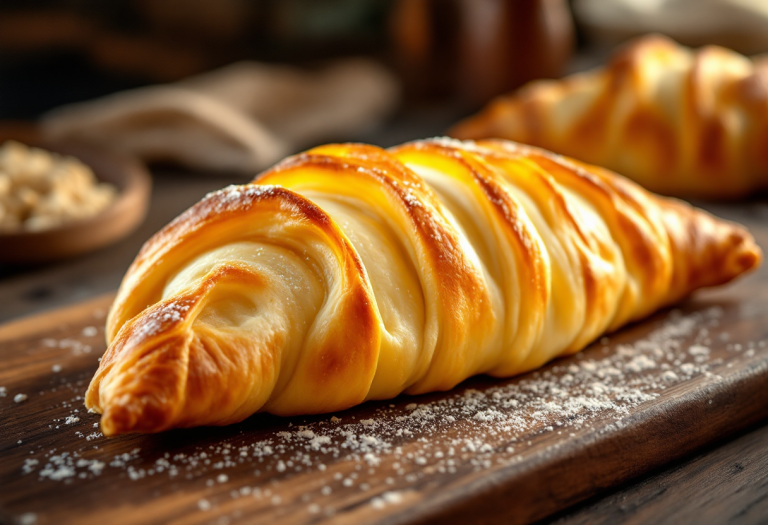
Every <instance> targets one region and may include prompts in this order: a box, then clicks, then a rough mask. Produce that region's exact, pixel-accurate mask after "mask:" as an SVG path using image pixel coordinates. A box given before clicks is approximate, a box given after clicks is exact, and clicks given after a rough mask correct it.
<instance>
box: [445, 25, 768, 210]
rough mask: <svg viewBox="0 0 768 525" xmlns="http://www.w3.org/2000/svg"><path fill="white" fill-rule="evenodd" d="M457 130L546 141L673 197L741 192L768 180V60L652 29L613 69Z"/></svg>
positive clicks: (537, 92) (548, 84)
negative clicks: (684, 41) (693, 44)
mask: <svg viewBox="0 0 768 525" xmlns="http://www.w3.org/2000/svg"><path fill="white" fill-rule="evenodd" d="M449 134H450V135H451V136H453V137H456V138H459V139H486V138H502V139H509V140H515V141H519V142H523V143H526V144H531V145H534V146H539V147H542V148H547V149H549V150H552V151H555V152H557V153H561V154H563V155H570V156H572V157H575V158H578V159H580V160H582V161H584V162H589V163H592V164H597V165H599V166H604V167H606V168H609V169H612V170H615V171H617V172H618V173H621V174H622V175H626V176H627V177H629V178H631V179H634V180H635V181H637V182H639V183H640V184H642V185H643V186H645V187H646V188H648V189H650V190H651V191H655V192H658V193H663V194H666V195H678V196H689V197H690V196H695V197H705V198H715V199H728V198H737V197H742V196H744V195H747V194H748V193H750V192H753V191H755V190H759V189H764V188H768V60H767V59H766V58H761V59H754V60H751V59H749V58H747V57H745V56H743V55H740V54H738V53H736V52H734V51H731V50H728V49H725V48H722V47H717V46H708V47H704V48H702V49H699V50H691V49H689V48H686V47H683V46H680V45H678V44H676V43H675V42H673V41H672V40H670V39H668V38H666V37H662V36H658V35H651V36H647V37H644V38H641V39H639V40H637V41H634V42H633V43H631V44H630V45H628V46H626V47H625V48H623V49H622V50H620V51H619V52H618V53H617V54H616V55H615V56H614V57H613V58H612V59H611V61H610V62H609V63H608V65H606V66H605V67H602V68H598V69H595V70H592V71H588V72H586V73H579V74H575V75H572V76H570V77H567V78H564V79H561V80H539V81H535V82H531V83H530V84H528V85H527V86H524V87H523V88H521V89H520V90H518V91H515V92H513V93H510V94H509V95H505V96H502V97H499V98H498V99H496V100H494V101H493V102H491V103H490V104H489V105H488V106H487V107H486V108H485V109H484V110H482V111H481V112H480V113H479V114H477V115H475V116H473V117H470V118H468V119H467V120H465V121H463V122H460V123H459V124H458V125H456V126H454V127H453V128H452V129H451V130H450V131H449Z"/></svg>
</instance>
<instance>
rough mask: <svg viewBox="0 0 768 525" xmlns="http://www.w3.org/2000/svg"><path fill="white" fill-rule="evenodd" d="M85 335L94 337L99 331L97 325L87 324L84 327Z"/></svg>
mask: <svg viewBox="0 0 768 525" xmlns="http://www.w3.org/2000/svg"><path fill="white" fill-rule="evenodd" d="M82 333H83V337H94V336H96V335H97V334H98V333H99V330H98V328H96V327H95V326H86V327H85V328H83V332H82Z"/></svg>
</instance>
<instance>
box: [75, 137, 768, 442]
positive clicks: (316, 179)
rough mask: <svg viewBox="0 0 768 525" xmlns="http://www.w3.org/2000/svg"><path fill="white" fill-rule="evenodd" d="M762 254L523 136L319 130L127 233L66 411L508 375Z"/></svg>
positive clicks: (235, 402) (391, 392)
mask: <svg viewBox="0 0 768 525" xmlns="http://www.w3.org/2000/svg"><path fill="white" fill-rule="evenodd" d="M760 258H761V254H760V250H759V249H758V248H757V246H756V245H755V243H754V241H753V239H752V237H751V236H750V235H749V233H748V232H747V231H746V230H745V229H744V228H742V227H740V226H738V225H736V224H733V223H730V222H726V221H722V220H719V219H717V218H715V217H713V216H711V215H709V214H707V213H706V212H704V211H701V210H697V209H695V208H692V207H691V206H688V205H687V204H684V203H682V202H678V201H674V200H669V199H664V198H660V197H657V196H655V195H652V194H650V193H648V192H646V191H645V190H643V189H641V188H640V187H638V186H637V185H635V184H633V183H631V182H629V181H627V180H625V179H623V178H621V177H619V176H617V175H615V174H614V173H612V172H609V171H607V170H604V169H601V168H596V167H593V166H588V165H585V164H580V163H577V162H575V161H572V160H569V159H566V158H564V157H560V156H557V155H553V154H550V153H548V152H545V151H543V150H539V149H536V148H531V147H527V146H521V145H518V144H515V143H511V142H505V141H483V142H477V143H474V142H459V141H455V140H449V139H434V140H426V141H419V142H413V143H409V144H405V145H402V146H399V147H395V148H392V149H390V150H383V149H380V148H377V147H373V146H366V145H359V144H337V145H329V146H323V147H319V148H315V149H313V150H310V151H308V152H306V153H303V154H300V155H297V156H295V157H291V158H288V159H287V160H285V161H284V162H282V163H281V164H279V165H277V166H276V167H274V168H272V169H271V170H269V171H267V172H265V173H264V174H262V175H261V176H259V177H258V178H257V180H256V181H254V182H253V183H252V184H248V185H244V186H230V187H229V188H225V189H223V190H221V191H218V192H214V193H212V194H209V195H208V196H206V197H205V198H204V199H203V200H202V201H201V202H200V203H198V204H196V205H195V206H193V207H192V208H190V209H189V210H188V211H186V212H185V213H183V214H182V215H181V216H179V217H178V218H177V219H176V220H174V221H173V222H172V223H170V224H169V225H168V226H166V227H165V228H164V229H163V230H161V231H160V232H159V233H157V234H156V235H155V236H154V237H153V238H151V239H150V240H149V241H148V242H147V243H146V244H145V246H144V247H143V249H142V250H141V252H140V253H139V255H138V256H137V258H136V260H135V261H134V263H133V264H132V266H131V267H130V269H129V270H128V273H127V274H126V276H125V278H124V280H123V283H122V285H121V287H120V290H119V292H118V295H117V298H116V300H115V303H114V304H113V306H112V309H111V311H110V314H109V318H108V322H107V338H108V342H109V348H108V350H107V352H106V354H105V355H104V357H103V359H102V360H101V364H100V366H99V369H98V371H97V373H96V375H95V377H94V378H93V380H92V382H91V385H90V387H89V389H88V392H87V395H86V405H87V406H88V407H89V408H92V409H94V410H96V411H98V412H100V413H101V414H102V419H101V427H102V430H103V432H104V433H105V434H107V435H113V434H120V433H125V432H158V431H162V430H166V429H169V428H175V427H191V426H197V425H225V424H229V423H234V422H237V421H241V420H243V419H245V418H247V417H248V416H250V415H251V414H254V413H256V412H259V411H266V412H271V413H274V414H279V415H295V414H312V413H322V412H332V411H337V410H343V409H345V408H348V407H351V406H353V405H356V404H358V403H361V402H363V401H366V400H369V399H387V398H391V397H394V396H397V395H398V394H400V393H402V392H407V393H410V394H420V393H424V392H431V391H436V390H446V389H450V388H452V387H454V386H455V385H456V384H458V383H459V382H461V381H463V380H464V379H466V378H468V377H470V376H472V375H475V374H490V375H494V376H498V377H508V376H511V375H515V374H519V373H522V372H526V371H529V370H532V369H535V368H537V367H539V366H541V365H542V364H544V363H546V362H547V361H549V360H551V359H553V358H555V357H558V356H562V355H566V354H570V353H574V352H577V351H579V350H581V349H582V348H584V347H585V346H586V345H587V344H588V343H589V342H590V341H593V340H594V339H595V338H597V337H599V336H600V335H601V334H603V333H605V332H607V331H611V330H615V329H617V328H619V327H620V326H622V325H624V324H625V323H627V322H629V321H633V320H636V319H640V318H642V317H644V316H646V315H648V314H649V313H651V312H653V311H655V310H656V309H658V308H660V307H662V306H664V305H667V304H670V303H673V302H675V301H678V300H679V299H681V298H683V297H685V296H686V295H688V294H689V293H691V292H692V291H693V290H695V289H697V288H700V287H703V286H713V285H718V284H722V283H725V282H728V281H730V280H731V279H733V278H735V277H736V276H738V275H740V274H741V273H743V272H745V271H747V270H750V269H752V268H754V267H756V266H757V265H758V264H759V262H760Z"/></svg>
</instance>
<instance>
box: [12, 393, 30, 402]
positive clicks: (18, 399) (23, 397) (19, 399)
mask: <svg viewBox="0 0 768 525" xmlns="http://www.w3.org/2000/svg"><path fill="white" fill-rule="evenodd" d="M13 400H14V401H15V402H16V403H23V402H24V401H26V400H27V394H16V395H15V396H13Z"/></svg>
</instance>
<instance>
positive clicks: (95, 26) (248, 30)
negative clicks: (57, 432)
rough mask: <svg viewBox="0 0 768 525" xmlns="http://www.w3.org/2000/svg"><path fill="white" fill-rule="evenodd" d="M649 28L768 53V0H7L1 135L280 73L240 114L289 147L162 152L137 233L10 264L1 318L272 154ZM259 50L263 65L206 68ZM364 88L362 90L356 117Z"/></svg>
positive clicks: (28, 308)
mask: <svg viewBox="0 0 768 525" xmlns="http://www.w3.org/2000/svg"><path fill="white" fill-rule="evenodd" d="M649 32H660V33H664V34H667V35H669V36H671V37H673V38H674V39H676V40H677V41H678V42H680V43H682V44H686V45H691V46H700V45H704V44H721V45H725V46H728V47H731V48H733V49H735V50H737V51H739V52H742V53H745V54H756V53H762V52H766V51H768V0H112V1H110V2H103V1H97V0H47V1H45V0H37V1H32V2H30V1H22V0H4V1H3V2H2V3H0V135H3V134H4V135H5V136H4V137H0V138H8V136H10V135H13V134H14V133H16V134H22V135H23V132H24V131H25V130H26V131H29V130H34V127H35V124H34V122H36V121H38V119H40V118H41V117H45V116H47V115H49V114H50V113H49V112H50V111H51V110H55V109H56V108H60V107H61V106H66V105H68V104H72V103H80V102H85V101H90V100H92V99H98V98H100V97H104V96H107V95H111V94H114V93H119V92H122V91H125V90H133V89H136V88H143V87H146V86H156V85H175V83H177V82H180V81H181V82H182V84H180V85H182V86H186V87H187V88H189V87H191V88H194V89H198V90H199V92H200V93H205V94H207V95H216V97H218V99H217V100H218V101H219V102H221V101H222V100H223V101H224V102H228V100H227V99H228V98H229V99H231V101H235V102H237V100H236V99H238V97H239V96H242V94H243V90H245V92H248V90H249V89H251V88H250V87H249V86H253V85H258V86H260V88H259V89H262V88H263V91H258V93H259V95H258V96H257V95H252V93H251V96H252V97H253V98H256V99H258V100H255V101H253V100H252V101H248V102H242V104H240V105H238V104H233V105H232V107H233V108H234V113H235V115H233V118H236V117H237V115H236V113H237V112H238V111H242V112H243V113H244V114H246V113H248V112H249V111H250V112H251V113H250V115H251V116H252V117H253V120H254V121H256V123H257V124H259V126H261V127H259V128H258V129H262V128H264V129H266V130H267V132H266V133H264V134H263V135H264V136H263V137H261V139H263V141H265V142H268V143H269V144H268V145H269V147H271V148H272V149H271V150H270V153H271V155H264V156H262V157H260V158H259V159H257V161H255V162H253V163H251V162H250V161H249V160H242V159H235V160H234V161H232V162H231V163H230V164H227V163H221V164H215V163H213V164H212V165H205V163H202V164H201V163H198V164H196V163H195V160H196V158H191V160H190V158H187V159H186V161H188V162H185V161H184V159H182V162H181V164H182V165H184V164H186V167H179V165H178V164H179V163H175V165H174V163H171V164H170V165H169V164H167V163H166V164H162V163H161V164H160V165H159V166H158V165H153V167H152V178H153V191H152V197H151V201H150V205H149V214H148V216H147V219H146V220H145V221H144V223H143V224H142V226H141V227H139V229H138V230H136V231H134V232H133V233H132V234H130V235H129V236H128V237H126V238H125V239H123V240H121V241H120V242H118V243H117V244H114V245H113V246H110V247H107V248H102V249H101V250H99V251H97V252H94V253H90V254H86V255H81V256H79V257H77V258H74V259H68V260H64V261H57V262H53V263H46V264H25V265H19V264H0V295H1V296H3V297H4V298H9V300H8V301H3V304H0V321H1V320H5V319H10V318H14V317H18V316H21V315H25V314H28V313H31V312H33V311H36V310H39V309H41V308H49V307H53V306H57V305H59V304H64V303H68V302H71V301H74V300H77V299H82V298H85V297H88V296H92V295H95V294H98V293H103V292H107V291H110V290H114V289H115V288H116V287H117V286H118V284H119V282H120V279H121V278H122V275H123V273H124V272H125V270H126V268H127V266H128V265H129V264H130V262H131V260H132V259H133V257H134V256H135V254H136V252H137V251H138V249H139V247H140V246H141V244H142V243H143V242H144V241H145V240H146V239H147V238H148V237H149V236H150V235H151V234H152V233H154V232H155V231H157V230H158V229H159V228H160V227H162V226H163V225H164V224H166V223H167V222H168V221H169V220H171V219H172V218H173V217H174V216H176V215H177V214H178V213H180V212H181V211H183V210H184V209H186V208H187V207H188V206H190V205H191V204H193V203H194V202H196V201H197V200H199V199H200V198H201V197H202V196H203V195H204V194H205V193H206V192H207V191H211V190H213V189H216V188H220V187H222V186H224V185H226V184H228V183H243V182H246V181H248V180H250V179H251V178H252V177H253V175H254V174H255V173H256V172H257V171H258V169H256V168H259V169H261V167H263V165H264V164H265V163H266V164H267V165H268V164H269V163H271V162H274V161H275V160H276V159H278V158H282V156H284V155H287V154H291V153H295V152H296V151H300V150H302V149H305V148H307V147H311V146H312V145H314V144H318V143H322V142H328V141H331V140H334V141H365V142H370V143H374V144H377V145H381V146H390V145H394V144H397V143H401V142H404V141H407V140H412V139H417V138H424V137H428V136H435V135H441V134H444V133H445V131H446V130H447V129H448V128H449V127H450V126H451V125H452V124H454V123H455V122H457V121H458V120H459V119H461V118H463V117H466V116H468V115H470V114H472V113H474V112H475V111H477V110H478V109H480V108H481V107H482V106H483V105H485V104H486V103H487V102H488V101H489V100H491V99H492V98H493V97H495V96H496V95H499V94H501V93H505V92H508V91H510V90H513V89H514V88H516V87H519V86H521V85H523V84H524V83H526V82H528V81H530V80H532V79H538V78H558V77H561V76H563V75H566V74H569V73H573V72H576V71H581V70H584V69H587V68H590V67H594V66H597V65H599V64H602V63H603V62H604V61H605V59H606V58H607V57H608V56H610V54H611V52H612V51H613V50H614V49H615V48H616V46H617V45H619V44H620V43H622V42H625V41H626V40H627V39H629V38H632V37H634V36H637V35H642V34H646V33H649ZM352 58H354V59H355V60H356V62H343V61H344V60H346V59H352ZM360 59H363V60H362V61H361V60H360ZM244 61H246V62H247V63H248V64H250V65H249V66H247V67H245V69H243V68H242V67H241V68H240V69H239V70H231V69H227V70H225V71H226V73H225V74H223V75H219V76H213V77H210V76H205V75H204V74H206V73H207V72H210V71H214V70H217V69H218V68H222V67H225V66H228V65H230V64H235V63H242V62H244ZM340 61H341V62H340ZM339 63H343V64H346V65H347V66H348V65H349V64H352V66H350V67H351V70H350V67H346V66H345V67H346V69H345V70H344V75H351V77H344V76H343V75H342V73H340V72H339V71H338V70H331V69H328V67H329V65H330V64H339ZM254 64H256V66H254ZM272 67H276V68H277V69H270V68H272ZM286 67H287V68H288V69H285V68H286ZM366 68H368V69H366ZM233 71H234V73H233ZM286 71H287V73H285V72H286ZM283 73H285V75H284V77H285V78H284V79H283V76H281V75H283ZM357 73H359V74H358V75H357V77H355V75H356V74H357ZM199 75H204V76H203V77H199V78H198V76H199ZM301 75H305V76H301ZM313 75H314V76H313ZM277 77H280V79H283V80H284V81H283V80H280V82H277V80H276V79H277ZM358 77H359V78H358ZM363 77H364V78H363ZM190 78H192V80H191V81H187V80H185V79H190ZM233 78H237V79H239V80H238V81H237V82H236V81H234V80H232V79H233ZM345 78H353V80H354V82H358V81H359V82H360V83H359V84H354V85H355V86H360V87H356V88H354V89H353V90H352V91H353V92H352V93H345V94H343V95H342V94H340V93H341V91H340V89H338V88H337V87H334V86H341V85H344V84H345V83H346V84H349V83H351V82H352V80H349V81H345V80H343V79H345ZM243 79H245V80H243ZM240 80H242V82H241V83H240V84H238V82H240ZM362 80H366V81H367V82H368V84H365V82H363V81H362ZM185 82H186V83H185ZM334 82H336V84H334ZM222 86H223V87H222ZM237 86H240V88H238V87H237ZM320 86H322V89H320ZM225 88H226V89H225ZM238 89H239V91H238ZM320 91H322V92H323V95H322V96H320V95H317V93H316V92H320ZM355 91H357V92H355ZM289 92H290V96H289V95H287V94H286V93H289ZM294 92H295V93H294ZM374 92H375V93H374ZM253 93H256V91H253ZM368 95H370V96H368ZM374 95H375V96H374ZM216 97H213V98H216ZM366 97H368V98H366ZM340 98H341V100H339V99H340ZM353 99H355V100H356V99H361V100H362V102H360V105H359V109H358V110H356V111H355V112H353V113H354V114H351V115H348V116H347V117H344V118H347V120H344V118H342V115H341V114H342V113H343V110H344V108H345V107H346V106H347V105H350V104H352V101H353ZM138 101H139V102H136V100H129V102H130V103H131V104H134V103H135V104H138V103H140V102H141V99H138ZM126 104H128V102H126ZM128 105H130V104H128ZM131 107H132V108H133V109H132V110H131V111H134V110H135V107H136V106H135V105H134V106H131ZM296 108H298V110H297V109H296ZM292 109H293V110H294V111H293V113H294V114H292V113H291V110H292ZM313 112H314V113H313ZM309 114H311V115H313V118H311V119H309V118H304V119H302V116H306V115H309ZM98 116H99V115H98V111H97V112H96V116H93V115H88V114H87V113H75V114H74V116H73V117H72V118H70V119H69V120H70V123H71V121H72V120H74V121H75V124H76V123H77V122H78V121H80V119H82V122H88V120H87V119H88V118H98ZM336 116H338V119H337V120H339V121H340V122H337V123H336V124H338V125H333V123H334V121H335V120H336ZM65 120H66V119H65ZM288 124H290V125H288ZM86 127H87V126H86ZM177 128H178V129H180V130H181V129H182V128H183V125H178V126H177ZM308 129H309V130H310V131H307V130H308ZM8 130H11V131H8ZM303 131H307V132H306V133H302V132H303ZM275 137H276V138H275ZM17 138H18V137H17ZM270 141H271V142H270ZM264 148H265V149H268V148H267V147H266V146H264ZM188 153H189V154H190V155H191V157H194V153H195V152H194V151H193V152H188ZM147 156H148V157H150V155H147ZM204 156H205V155H203V157H204ZM199 158H200V155H198V157H197V159H198V160H199ZM160 160H162V158H160ZM216 165H221V166H234V167H235V169H231V170H230V169H222V170H218V171H217V170H216V169H215V166H216ZM190 166H191V168H190ZM195 166H199V167H200V168H201V169H194V168H195ZM212 166H213V167H212ZM251 167H253V169H251ZM0 242H2V241H0ZM3 249H4V248H3V247H2V245H0V251H2V250H3ZM6 249H7V248H6Z"/></svg>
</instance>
